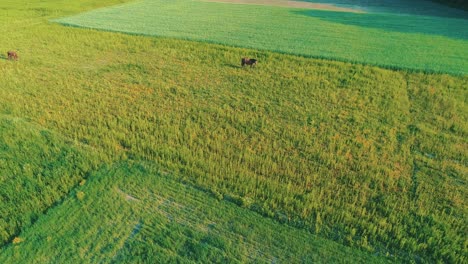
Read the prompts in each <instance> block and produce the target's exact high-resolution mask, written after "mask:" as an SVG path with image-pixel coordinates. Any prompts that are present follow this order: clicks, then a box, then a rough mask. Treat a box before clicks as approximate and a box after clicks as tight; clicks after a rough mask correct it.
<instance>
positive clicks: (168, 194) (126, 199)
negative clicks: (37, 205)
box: [0, 163, 388, 263]
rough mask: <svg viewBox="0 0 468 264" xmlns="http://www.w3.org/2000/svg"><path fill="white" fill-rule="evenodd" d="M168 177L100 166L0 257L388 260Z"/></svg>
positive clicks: (133, 167) (144, 169)
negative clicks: (101, 167)
mask: <svg viewBox="0 0 468 264" xmlns="http://www.w3.org/2000/svg"><path fill="white" fill-rule="evenodd" d="M171 178H172V177H171V176H170V175H165V174H162V173H161V172H160V171H159V169H158V168H157V167H155V166H152V165H150V164H148V163H146V164H145V163H119V164H116V165H114V166H109V167H108V168H106V169H101V170H99V171H98V172H96V173H93V175H91V177H90V178H89V180H88V181H87V182H86V183H85V184H84V185H82V186H80V187H78V188H76V189H75V190H74V191H73V192H72V193H71V194H70V195H69V196H68V197H67V199H66V200H65V201H64V202H63V203H62V204H60V205H59V206H57V207H55V208H54V209H52V210H50V211H49V212H48V213H47V215H45V216H43V217H42V218H41V219H40V220H39V221H38V222H37V223H35V224H34V225H33V226H31V227H29V228H27V229H26V230H25V231H24V232H23V233H21V234H19V235H18V239H17V243H16V244H12V245H9V246H8V247H6V248H4V249H3V250H2V251H0V262H1V263H32V262H41V263H65V262H66V263H70V262H72V263H154V261H156V260H157V262H161V263H189V262H193V261H196V262H197V263H272V262H275V261H279V262H285V261H293V262H294V263H307V262H310V261H314V262H323V263H330V262H341V261H344V260H346V261H349V262H365V263H386V262H388V260H387V259H386V258H384V257H375V256H372V254H368V253H364V252H360V251H357V250H352V249H351V248H349V247H345V246H343V245H340V244H338V243H336V242H332V241H330V240H326V239H323V238H320V237H317V236H315V235H312V234H310V233H308V232H306V231H304V230H300V229H295V228H291V227H288V226H284V225H282V224H280V223H278V222H276V221H273V220H271V219H267V218H263V217H262V216H260V215H258V214H255V213H253V212H251V211H250V210H247V209H244V208H239V207H238V206H236V205H234V204H232V203H229V202H226V201H218V200H217V199H215V198H214V197H212V196H210V195H208V194H207V193H205V192H202V191H200V190H197V189H195V188H193V187H191V186H188V185H185V184H181V183H179V182H176V181H173V180H171Z"/></svg>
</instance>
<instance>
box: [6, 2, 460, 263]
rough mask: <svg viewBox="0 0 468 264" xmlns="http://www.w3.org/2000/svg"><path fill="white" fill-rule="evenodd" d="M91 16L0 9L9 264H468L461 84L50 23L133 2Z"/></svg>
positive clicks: (60, 6)
mask: <svg viewBox="0 0 468 264" xmlns="http://www.w3.org/2000/svg"><path fill="white" fill-rule="evenodd" d="M96 2H97V1H91V0H86V1H85V0H80V1H74V3H73V4H70V5H69V4H68V3H67V1H62V0H47V1H42V2H37V3H30V1H26V0H20V1H14V2H13V1H5V0H0V21H1V22H2V23H0V31H1V32H2V34H3V36H6V37H4V38H1V39H0V50H5V51H6V50H9V49H15V50H18V53H19V55H20V60H19V61H18V62H12V61H7V60H5V59H0V72H1V78H0V199H1V200H0V201H1V203H0V216H1V218H0V262H8V261H20V260H21V261H24V262H33V261H35V260H43V261H44V262H48V261H50V262H53V261H56V262H60V261H62V260H64V259H60V258H61V257H65V258H67V257H69V258H70V259H74V260H77V261H78V260H83V262H90V263H95V262H100V261H101V260H102V259H101V258H106V259H107V260H110V261H115V262H119V261H121V262H125V260H129V259H130V258H138V257H141V258H142V259H133V260H134V261H142V262H150V259H151V258H152V257H154V256H157V257H158V258H167V259H168V260H173V261H178V260H180V261H181V262H183V261H185V260H186V261H191V260H192V261H193V260H195V261H196V260H199V261H202V260H213V261H216V260H219V259H214V257H215V256H214V255H212V254H213V252H215V251H216V252H220V251H222V252H223V254H224V255H223V254H221V256H222V257H223V258H225V259H223V260H228V261H229V262H257V261H267V260H268V261H269V260H272V259H273V258H274V257H278V258H281V257H283V259H284V261H288V260H289V259H291V260H298V262H301V260H304V261H303V262H307V260H308V259H316V260H323V261H325V262H326V260H330V261H334V262H340V261H345V260H347V261H350V262H359V261H362V262H382V261H386V260H390V261H394V262H409V261H414V262H436V261H440V262H454V263H464V262H466V261H467V259H468V253H467V250H466V248H467V243H468V242H467V240H466V234H465V233H466V232H465V231H466V227H467V225H468V223H467V217H466V215H467V205H466V197H467V185H466V181H467V175H468V166H467V156H468V153H467V152H468V151H467V149H468V148H467V145H468V144H467V140H466V138H468V137H467V134H468V122H467V118H468V107H467V105H466V101H467V98H468V90H467V87H468V76H467V75H463V74H460V73H462V72H464V71H461V72H460V71H458V73H459V74H457V75H450V74H428V73H423V72H413V71H405V70H390V69H382V68H378V67H374V66H366V65H361V64H352V63H347V62H337V61H327V60H323V59H312V58H305V57H297V56H293V55H287V54H282V53H276V52H273V51H261V50H256V49H246V48H236V47H228V46H226V45H217V44H209V43H203V42H201V43H200V42H193V41H187V40H180V39H170V38H164V37H145V36H136V35H128V34H122V33H113V32H102V31H96V30H91V29H83V28H76V27H64V26H62V25H60V24H57V23H50V22H49V20H50V19H54V18H57V17H64V16H69V15H72V14H77V13H79V12H82V11H86V10H92V9H94V8H98V7H102V6H105V5H111V4H119V3H121V2H122V1H113V0H106V1H99V4H96ZM141 3H146V4H148V2H145V1H140V2H136V3H134V4H131V5H123V6H120V8H129V7H132V6H138V5H139V4H141ZM155 3H160V2H159V1H157V2H155ZM180 3H181V2H178V1H177V2H174V5H176V7H177V4H180ZM191 4H193V5H196V4H199V3H198V2H193V3H191ZM213 5H218V4H213ZM178 8H179V7H178ZM236 8H237V7H236ZM252 8H258V9H259V10H260V9H261V8H260V7H252ZM117 9H118V8H117ZM226 9H227V7H226ZM99 10H101V11H99ZM113 10H116V9H115V8H113V9H112V8H111V9H98V11H96V12H111V13H112V12H113ZM140 10H142V12H145V10H143V9H141V8H140ZM176 10H179V9H177V8H176ZM267 10H269V9H268V8H267ZM275 10H277V11H278V12H283V11H281V10H282V9H279V8H278V9H275ZM286 10H287V9H286ZM135 12H136V11H135ZM259 12H261V11H259ZM233 14H234V13H233ZM194 16H195V17H196V15H194ZM111 17H112V16H111ZM187 17H189V16H187ZM259 17H261V15H259ZM96 19H97V16H96ZM155 19H158V18H155ZM207 19H208V18H207ZM117 22H118V23H120V24H121V22H120V21H117ZM350 27H351V26H350ZM352 27H353V28H354V27H355V26H352ZM356 28H357V27H356ZM207 34H209V32H207ZM355 34H361V33H355ZM363 34H364V33H363ZM389 34H390V33H389ZM392 34H393V33H392ZM395 34H397V33H395ZM398 34H400V33H398ZM401 34H403V33H401ZM350 36H351V35H350ZM382 37H383V38H385V36H382ZM419 37H420V38H423V36H422V35H421V36H418V38H419ZM431 40H433V41H437V40H440V41H441V43H443V44H440V45H442V46H438V49H440V51H441V52H442V53H444V54H452V53H450V52H454V53H455V52H457V56H455V55H454V53H453V54H452V55H450V56H455V58H454V59H453V61H451V63H453V64H452V65H453V68H452V69H454V68H457V69H466V67H465V66H466V64H463V63H466V61H465V62H462V63H456V62H455V61H456V60H457V59H460V60H463V58H464V56H465V55H464V52H465V51H464V50H462V49H459V48H457V49H455V48H449V49H446V47H450V45H451V43H452V44H454V43H458V44H454V45H455V46H454V47H460V46H457V45H459V44H460V45H461V46H463V45H466V44H465V43H466V42H465V40H462V39H458V40H455V39H449V38H448V37H443V36H440V37H434V36H431ZM431 43H432V44H433V45H436V43H437V42H431ZM407 44H408V45H410V44H409V43H407ZM446 44H447V45H448V46H445V45H446ZM411 45H416V44H415V43H413V44H411ZM389 52H390V50H389ZM442 53H441V54H442ZM243 56H250V57H256V58H258V59H259V61H260V64H259V65H258V67H257V68H254V69H250V68H241V67H240V66H239V64H240V58H241V57H243ZM450 56H449V55H447V58H449V57H450ZM388 57H389V58H391V56H388ZM431 58H434V56H432V57H431ZM431 58H429V56H428V57H427V58H426V57H425V59H431ZM413 61H414V60H413ZM434 61H437V62H439V60H438V59H434ZM440 62H441V63H442V62H444V60H443V59H442V60H440ZM403 66H404V65H403ZM457 66H458V67H457ZM464 67H465V68H464ZM133 163H135V164H143V165H141V166H143V168H141V166H136V165H135V166H134V165H133ZM129 164H130V165H129ZM148 164H149V165H148ZM154 168H157V169H154ZM107 177H109V178H107ZM83 180H84V181H83ZM115 186H117V187H118V188H119V189H120V190H121V191H122V192H119V191H117V192H116V191H115V190H116V189H115ZM163 187H164V188H163ZM122 193H123V194H122ZM125 194H129V195H132V197H133V195H134V197H136V198H138V199H140V200H141V201H140V202H137V203H134V204H135V205H134V206H133V202H132V200H131V199H130V200H129V201H128V200H125V199H122V196H124V198H125ZM152 197H156V198H152ZM158 197H164V198H163V200H164V201H171V202H174V204H181V205H184V206H185V207H184V208H190V209H189V211H184V210H180V211H177V210H174V209H173V208H169V207H167V206H166V207H164V206H165V205H162V206H163V207H155V206H154V204H155V203H159V202H161V200H157V199H160V198H158ZM155 199H156V200H155ZM194 200H196V201H194ZM207 205H209V206H207ZM119 208H121V210H119ZM158 208H159V209H161V211H158ZM194 208H200V209H194ZM154 210H156V211H154ZM198 210H199V211H198ZM78 212H80V213H78ZM200 212H206V215H204V214H200ZM133 213H134V214H133ZM223 213H225V215H223ZM131 215H135V216H134V217H132V216H131ZM170 215H174V219H175V220H180V221H184V222H183V223H186V224H185V225H184V224H180V225H179V224H177V222H174V221H172V222H171V221H170V219H169V218H168V216H170ZM99 216H102V217H99ZM195 216H198V217H195ZM218 217H219V219H220V220H219V221H220V223H219V225H215V226H214V230H211V229H210V224H209V222H210V221H214V220H213V219H216V218H218ZM230 217H232V218H234V219H238V220H236V221H235V222H234V223H231V224H230V223H229V222H226V221H227V220H223V221H222V219H228V218H230ZM101 219H104V220H105V221H106V222H105V223H106V225H105V226H104V227H102V229H99V225H98V224H99V223H96V221H100V220H101ZM112 219H115V221H113V220H112ZM168 219H169V220H168ZM117 220H119V221H117ZM195 225H196V226H197V228H195V227H194V226H195ZM136 226H137V227H138V228H137V230H141V232H140V231H139V232H135V234H134V235H132V233H134V230H135V227H136ZM207 226H208V227H207ZM52 227H63V228H61V230H63V233H60V232H53V230H54V229H52V230H51V228H52ZM272 230H275V231H276V230H277V231H278V232H272ZM250 231H252V235H251V236H250V237H249V234H248V233H249V232H250ZM210 232H211V233H210ZM268 232H270V233H268ZM129 234H130V235H129ZM161 234H165V235H161ZM230 234H241V236H244V237H245V240H242V239H241V238H240V237H239V236H238V235H235V236H231V235H230ZM264 234H268V237H267V238H268V239H266V238H265V240H262V238H261V236H262V235H264ZM288 234H294V235H292V236H289V235H288ZM161 236H162V238H161ZM49 237H50V239H48V238H49ZM158 239H162V240H158ZM210 239H213V241H211V240H210ZM324 239H326V240H329V241H326V242H325V241H324ZM44 241H48V243H45V242H44ZM239 241H247V242H246V243H251V244H252V243H253V244H255V245H258V248H261V250H260V251H256V253H255V252H254V253H252V252H250V251H249V250H251V248H252V247H251V246H250V244H242V243H239ZM275 241H276V242H275ZM322 243H323V244H324V246H323V247H320V246H319V244H322ZM287 245H298V247H299V246H302V247H299V248H298V251H293V250H294V248H293V246H291V248H289V247H288V246H287ZM215 248H217V249H215ZM220 248H221V249H220ZM67 250H70V252H78V253H76V254H78V255H64V256H57V252H59V251H62V252H66V251H67ZM301 250H303V251H301ZM340 252H341V253H343V254H340ZM348 252H351V253H348ZM48 254H50V256H48ZM183 254H188V255H183ZM111 256H113V257H111ZM145 258H146V259H145ZM341 258H343V259H341ZM344 258H346V259H344ZM377 258H379V259H377ZM3 260H4V261H3ZM110 261H109V262H110ZM269 262H270V261H269Z"/></svg>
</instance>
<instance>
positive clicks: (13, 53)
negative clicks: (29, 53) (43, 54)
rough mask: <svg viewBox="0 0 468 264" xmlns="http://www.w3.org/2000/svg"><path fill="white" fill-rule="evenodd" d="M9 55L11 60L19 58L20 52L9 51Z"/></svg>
mask: <svg viewBox="0 0 468 264" xmlns="http://www.w3.org/2000/svg"><path fill="white" fill-rule="evenodd" d="M7 56H8V59H9V60H18V54H17V53H16V52H14V51H11V50H10V51H8V52H7Z"/></svg>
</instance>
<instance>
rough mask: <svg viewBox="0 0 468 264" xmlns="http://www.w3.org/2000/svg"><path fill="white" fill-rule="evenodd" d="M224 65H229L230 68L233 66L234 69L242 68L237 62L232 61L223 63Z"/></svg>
mask: <svg viewBox="0 0 468 264" xmlns="http://www.w3.org/2000/svg"><path fill="white" fill-rule="evenodd" d="M223 66H224V67H229V68H232V69H240V68H242V67H241V66H240V65H236V64H232V63H225V64H223Z"/></svg>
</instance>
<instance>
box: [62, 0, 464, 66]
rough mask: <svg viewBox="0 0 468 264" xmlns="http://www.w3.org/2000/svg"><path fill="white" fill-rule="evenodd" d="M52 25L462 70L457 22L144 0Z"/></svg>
mask: <svg viewBox="0 0 468 264" xmlns="http://www.w3.org/2000/svg"><path fill="white" fill-rule="evenodd" d="M409 5H411V4H409ZM54 21H56V22H59V23H62V24H64V25H70V26H78V27H87V28H96V29H102V30H109V31H119V32H127V33H132V34H142V35H151V36H165V37H172V38H183V39H190V40H198V41H207V42H214V43H220V44H225V45H232V46H240V47H247V48H254V49H261V50H271V51H277V52H283V53H291V54H299V55H305V56H313V57H322V58H331V59H336V60H343V61H350V62H360V63H368V64H373V65H380V66H384V67H390V68H407V69H416V70H424V71H431V72H447V73H455V74H465V73H468V41H467V39H468V27H467V23H468V22H467V21H468V20H466V19H463V18H456V17H454V18H449V17H436V16H433V17H432V16H411V15H400V14H392V13H385V14H383V13H379V14H377V13H369V14H356V13H346V12H329V11H319V10H306V9H291V8H282V7H275V6H255V5H236V4H225V3H212V2H202V1H189V0H175V1H165V0H156V1H154V0H151V1H150V0H143V1H138V2H134V3H129V4H125V5H119V6H116V7H110V8H105V9H99V10H95V11H91V12H88V13H83V14H79V15H76V16H72V17H66V18H61V19H57V20H54Z"/></svg>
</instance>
